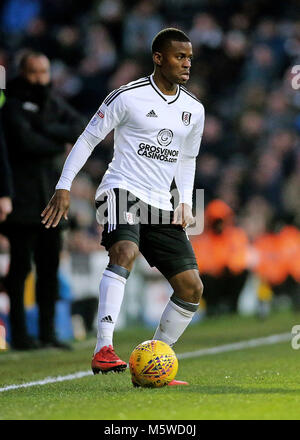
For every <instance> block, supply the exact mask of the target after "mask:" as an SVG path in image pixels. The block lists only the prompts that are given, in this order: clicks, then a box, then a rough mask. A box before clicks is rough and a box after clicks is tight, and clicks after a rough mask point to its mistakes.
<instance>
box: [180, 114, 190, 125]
mask: <svg viewBox="0 0 300 440" xmlns="http://www.w3.org/2000/svg"><path fill="white" fill-rule="evenodd" d="M191 116H192V113H190V112H182V122H183V123H184V125H190V122H191Z"/></svg>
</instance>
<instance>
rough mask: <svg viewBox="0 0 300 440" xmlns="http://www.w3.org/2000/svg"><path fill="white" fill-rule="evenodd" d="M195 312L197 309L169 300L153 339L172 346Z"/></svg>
mask: <svg viewBox="0 0 300 440" xmlns="http://www.w3.org/2000/svg"><path fill="white" fill-rule="evenodd" d="M194 305H196V304H194ZM195 313H196V312H195V311H190V310H186V309H184V308H182V307H180V306H178V305H177V304H175V303H174V302H173V301H171V300H169V302H168V303H167V305H166V307H165V309H164V311H163V313H162V316H161V318H160V323H159V325H158V327H157V329H156V331H155V333H154V336H153V339H156V340H159V341H163V342H165V343H166V344H168V345H170V346H172V345H174V344H175V342H177V340H178V339H179V338H180V336H181V335H182V333H183V332H184V331H185V329H186V328H187V326H188V325H189V323H190V322H191V320H192V318H193V316H194V314H195Z"/></svg>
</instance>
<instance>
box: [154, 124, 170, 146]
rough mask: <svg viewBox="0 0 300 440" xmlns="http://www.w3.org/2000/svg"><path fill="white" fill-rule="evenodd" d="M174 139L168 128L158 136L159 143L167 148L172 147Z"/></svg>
mask: <svg viewBox="0 0 300 440" xmlns="http://www.w3.org/2000/svg"><path fill="white" fill-rule="evenodd" d="M172 139H173V132H172V131H171V130H169V129H168V128H163V129H162V130H160V132H159V133H158V135H157V141H158V143H159V144H160V145H162V146H164V147H166V146H167V145H170V143H171V142H172Z"/></svg>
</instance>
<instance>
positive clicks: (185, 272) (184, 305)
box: [140, 225, 203, 345]
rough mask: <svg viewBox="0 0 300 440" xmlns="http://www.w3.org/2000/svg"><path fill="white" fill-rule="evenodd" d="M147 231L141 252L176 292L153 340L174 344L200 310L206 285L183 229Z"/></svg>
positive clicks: (143, 238) (170, 227) (169, 226)
mask: <svg viewBox="0 0 300 440" xmlns="http://www.w3.org/2000/svg"><path fill="white" fill-rule="evenodd" d="M144 229H145V230H146V228H144ZM142 232H143V230H142ZM146 232H147V234H142V237H141V248H140V249H141V252H142V253H143V255H144V256H145V258H146V259H147V260H148V262H149V264H150V265H151V266H156V267H157V269H158V270H159V271H160V272H161V273H162V274H163V275H164V276H165V278H166V279H167V280H168V281H169V283H170V284H171V286H172V288H173V290H174V292H173V294H172V296H171V298H170V299H169V301H168V303H167V305H166V307H165V309H164V311H163V314H162V316H161V320H160V323H159V325H158V327H157V330H156V332H155V334H154V337H153V338H154V339H159V340H162V341H163V342H166V343H167V344H169V345H174V344H175V342H176V341H177V340H178V339H179V337H180V336H181V335H182V333H183V332H184V330H185V329H186V327H187V326H188V324H189V323H190V322H191V320H192V318H193V316H194V314H195V313H196V311H197V309H198V307H199V302H200V298H201V295H202V291H203V285H202V281H201V279H200V276H199V271H198V266H197V261H196V257H195V254H194V251H193V248H192V246H191V243H190V241H189V239H188V237H187V235H186V233H185V231H184V230H183V228H182V227H180V226H174V225H160V226H155V227H154V226H151V227H149V228H147V231H146Z"/></svg>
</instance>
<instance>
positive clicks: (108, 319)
mask: <svg viewBox="0 0 300 440" xmlns="http://www.w3.org/2000/svg"><path fill="white" fill-rule="evenodd" d="M100 322H109V323H110V324H113V323H114V321H113V320H112V317H111V316H110V315H107V316H105V317H104V318H102V319H101V321H100Z"/></svg>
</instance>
